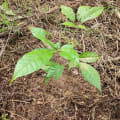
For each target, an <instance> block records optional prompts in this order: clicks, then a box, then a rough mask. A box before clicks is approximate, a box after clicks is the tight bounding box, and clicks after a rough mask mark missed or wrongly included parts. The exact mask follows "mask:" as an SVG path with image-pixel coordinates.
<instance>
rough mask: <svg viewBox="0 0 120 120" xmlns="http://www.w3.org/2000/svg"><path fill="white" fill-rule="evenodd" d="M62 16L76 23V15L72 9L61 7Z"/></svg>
mask: <svg viewBox="0 0 120 120" xmlns="http://www.w3.org/2000/svg"><path fill="white" fill-rule="evenodd" d="M61 10H62V14H64V15H65V16H66V17H67V18H68V19H69V20H71V21H72V22H74V21H75V13H74V12H73V9H72V8H71V7H67V6H64V5H61Z"/></svg>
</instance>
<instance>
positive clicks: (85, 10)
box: [61, 5, 104, 30]
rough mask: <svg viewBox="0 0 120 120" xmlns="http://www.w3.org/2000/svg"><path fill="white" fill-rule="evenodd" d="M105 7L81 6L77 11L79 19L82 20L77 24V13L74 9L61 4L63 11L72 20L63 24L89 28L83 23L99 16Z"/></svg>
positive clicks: (84, 28)
mask: <svg viewBox="0 0 120 120" xmlns="http://www.w3.org/2000/svg"><path fill="white" fill-rule="evenodd" d="M103 9H104V8H103V7H90V6H80V7H79V8H78V11H77V20H78V21H79V22H80V24H79V25H76V24H75V13H74V11H73V9H72V8H71V7H67V6H64V5H62V6H61V10H62V13H63V14H64V15H65V16H66V17H67V18H68V19H69V20H70V21H67V22H64V23H62V25H65V26H67V27H72V28H80V29H83V30H87V28H86V26H84V25H83V23H85V22H86V21H88V20H91V19H94V18H96V17H98V16H99V15H100V14H101V13H102V11H103Z"/></svg>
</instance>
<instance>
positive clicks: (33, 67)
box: [10, 27, 101, 92]
mask: <svg viewBox="0 0 120 120" xmlns="http://www.w3.org/2000/svg"><path fill="white" fill-rule="evenodd" d="M29 29H30V31H31V32H32V34H33V36H34V37H36V38H37V39H39V40H41V41H42V42H43V43H44V45H45V46H46V48H37V49H35V50H33V51H31V52H29V53H27V54H25V55H24V56H23V57H22V58H21V59H20V60H19V61H18V62H17V64H16V67H15V71H14V75H13V77H12V80H11V81H10V85H11V84H12V82H13V81H14V80H15V79H16V78H18V77H22V76H25V75H28V74H31V73H33V72H35V71H38V70H39V69H43V70H44V71H45V72H46V73H47V75H46V80H45V83H48V82H49V81H50V79H51V78H52V77H54V78H55V79H56V80H57V79H59V78H60V76H61V75H62V73H63V70H64V66H63V65H61V64H58V63H56V62H54V61H52V60H51V59H52V57H53V56H54V54H58V55H59V56H61V57H63V58H64V59H66V60H68V63H67V64H68V69H69V70H70V69H71V68H74V67H78V68H79V69H80V71H81V73H82V75H83V76H84V78H85V79H86V80H87V81H88V82H89V83H90V84H92V85H93V86H95V87H96V88H97V89H98V90H99V91H100V92H101V82H100V76H99V73H98V72H97V71H96V70H95V69H94V68H93V67H92V66H91V65H89V64H88V63H92V62H95V61H97V60H98V59H99V56H98V54H96V53H94V52H83V53H82V54H78V53H77V51H76V50H75V49H74V45H71V44H66V45H63V46H61V43H59V42H58V43H56V44H54V43H52V42H51V41H50V40H48V39H47V38H46V35H48V34H49V33H48V32H47V31H45V30H44V29H42V28H36V27H29Z"/></svg>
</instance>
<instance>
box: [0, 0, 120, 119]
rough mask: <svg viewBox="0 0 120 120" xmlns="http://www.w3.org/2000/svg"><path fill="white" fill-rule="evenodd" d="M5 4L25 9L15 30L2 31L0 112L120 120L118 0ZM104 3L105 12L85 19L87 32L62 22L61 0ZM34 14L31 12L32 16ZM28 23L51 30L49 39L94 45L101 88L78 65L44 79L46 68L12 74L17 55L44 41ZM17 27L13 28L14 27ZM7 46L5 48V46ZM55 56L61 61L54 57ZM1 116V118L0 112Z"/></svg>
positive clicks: (10, 116)
mask: <svg viewBox="0 0 120 120" xmlns="http://www.w3.org/2000/svg"><path fill="white" fill-rule="evenodd" d="M8 2H9V7H10V8H11V9H12V10H13V11H14V12H17V14H18V15H23V16H24V18H22V19H17V20H16V23H24V24H22V25H20V26H19V27H18V28H19V30H20V32H19V33H15V32H12V31H7V32H4V33H2V34H1V33H0V51H1V52H0V53H2V55H1V56H0V57H1V58H0V117H1V116H2V115H3V114H6V115H7V118H8V119H9V120H120V17H119V16H118V15H117V14H116V13H115V8H117V9H120V1H119V0H106V1H104V0H40V2H39V0H28V1H27V0H21V1H20V0H9V1H8ZM0 3H1V4H2V1H1V2H0ZM63 4H64V5H67V6H71V7H72V8H73V9H74V10H75V11H76V9H77V8H78V7H79V6H80V5H91V6H101V5H103V6H104V7H105V10H104V12H103V14H102V15H101V16H100V17H99V18H97V19H95V20H91V21H88V22H87V23H86V24H85V25H86V26H87V27H90V28H92V31H91V32H89V33H88V32H85V31H83V30H76V29H71V28H65V27H63V26H61V25H60V23H62V22H63V21H64V20H65V19H66V18H65V17H64V16H63V15H62V14H61V12H60V5H63ZM30 15H32V16H30ZM29 25H34V26H36V27H41V28H44V29H46V30H47V31H49V32H50V33H51V34H52V36H51V41H53V42H54V43H56V42H58V41H59V42H61V43H62V44H67V43H72V44H74V45H75V48H76V50H77V51H78V52H79V53H81V52H83V51H94V52H96V53H98V54H99V55H100V56H101V58H100V60H98V62H97V63H94V64H92V65H93V66H94V67H95V68H96V69H97V70H98V71H99V73H100V76H101V82H102V94H100V93H99V92H98V91H97V90H96V88H94V87H93V86H91V85H90V84H89V83H88V82H86V81H85V80H84V78H83V77H82V76H81V74H80V73H79V72H78V70H77V69H72V70H71V71H68V70H67V69H65V71H64V74H63V75H62V77H61V78H60V79H59V80H58V81H56V80H54V79H52V80H51V81H50V82H49V84H48V85H45V83H44V80H45V73H44V72H43V71H41V70H40V71H38V72H35V73H33V74H31V75H27V76H25V77H22V78H19V79H17V80H15V81H14V82H13V84H12V86H9V81H10V80H11V78H12V75H13V71H14V68H15V64H16V63H17V60H18V59H19V58H21V57H22V56H23V55H24V54H25V53H27V52H29V51H31V50H33V49H34V48H38V47H44V46H43V44H42V43H41V42H40V41H39V40H37V39H35V38H34V37H33V36H32V34H31V33H30V31H29V30H28V26H29ZM18 28H16V27H15V28H14V27H13V30H14V31H15V30H16V29H17V30H18ZM3 48H5V49H3ZM55 59H56V61H59V62H61V63H62V64H65V61H64V60H61V59H60V58H58V57H56V58H55ZM0 119H1V120H2V118H0Z"/></svg>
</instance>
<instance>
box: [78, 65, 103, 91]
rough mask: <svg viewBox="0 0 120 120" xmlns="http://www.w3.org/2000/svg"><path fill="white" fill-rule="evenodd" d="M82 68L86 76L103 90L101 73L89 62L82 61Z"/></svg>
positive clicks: (91, 82)
mask: <svg viewBox="0 0 120 120" xmlns="http://www.w3.org/2000/svg"><path fill="white" fill-rule="evenodd" d="M80 70H81V73H82V75H83V76H84V78H85V79H86V80H87V81H88V82H89V83H90V84H92V85H93V86H95V87H96V88H97V89H98V90H99V91H100V92H101V82H100V75H99V73H98V72H97V71H96V70H95V69H94V68H93V67H92V66H90V65H89V64H86V63H80Z"/></svg>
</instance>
